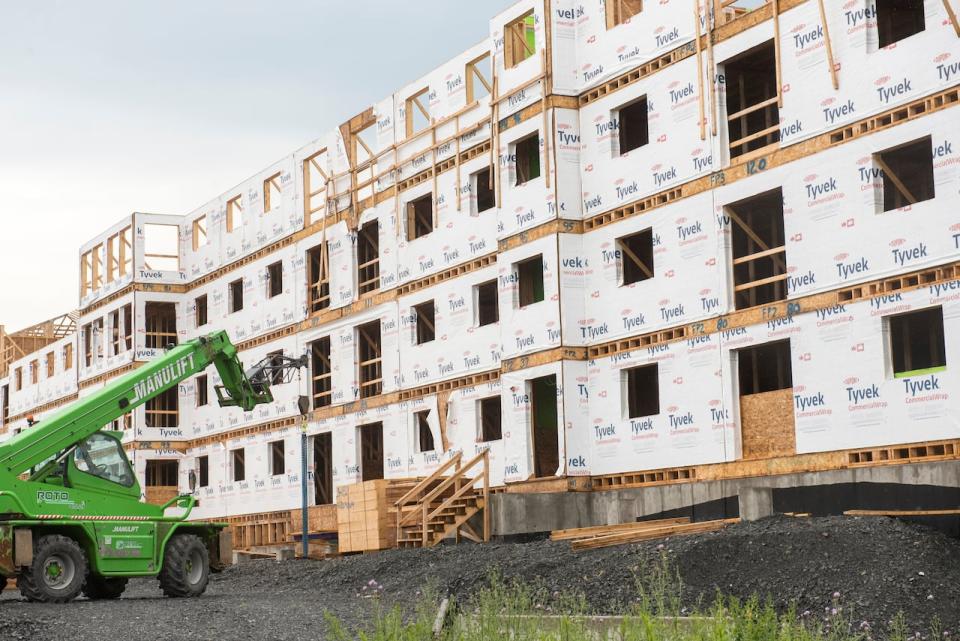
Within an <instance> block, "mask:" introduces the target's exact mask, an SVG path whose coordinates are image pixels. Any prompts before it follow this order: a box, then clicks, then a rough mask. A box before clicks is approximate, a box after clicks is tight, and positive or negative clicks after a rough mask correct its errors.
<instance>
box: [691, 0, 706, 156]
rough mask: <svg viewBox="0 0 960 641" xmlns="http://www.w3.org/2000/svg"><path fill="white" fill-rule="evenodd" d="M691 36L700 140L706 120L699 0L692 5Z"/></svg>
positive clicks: (704, 136) (703, 135) (704, 134)
mask: <svg viewBox="0 0 960 641" xmlns="http://www.w3.org/2000/svg"><path fill="white" fill-rule="evenodd" d="M693 29H694V32H693V37H694V39H695V40H696V47H697V109H698V111H699V119H700V120H699V121H700V140H706V139H707V122H706V115H705V113H704V105H703V51H702V50H703V46H702V45H701V44H700V0H694V5H693Z"/></svg>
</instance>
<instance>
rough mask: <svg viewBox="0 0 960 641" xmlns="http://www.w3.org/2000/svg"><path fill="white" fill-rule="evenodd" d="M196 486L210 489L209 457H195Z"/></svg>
mask: <svg viewBox="0 0 960 641" xmlns="http://www.w3.org/2000/svg"><path fill="white" fill-rule="evenodd" d="M197 486H199V487H210V457H209V456H198V457H197Z"/></svg>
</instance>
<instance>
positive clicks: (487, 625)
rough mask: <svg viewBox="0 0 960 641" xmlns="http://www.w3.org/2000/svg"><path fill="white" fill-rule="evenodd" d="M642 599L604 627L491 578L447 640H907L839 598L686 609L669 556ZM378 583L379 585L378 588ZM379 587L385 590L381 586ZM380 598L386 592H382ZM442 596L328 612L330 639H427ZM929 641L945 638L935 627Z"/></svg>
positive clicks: (724, 599) (541, 594) (526, 588)
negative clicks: (822, 602) (362, 621)
mask: <svg viewBox="0 0 960 641" xmlns="http://www.w3.org/2000/svg"><path fill="white" fill-rule="evenodd" d="M637 577H638V579H637V581H636V600H635V602H634V603H633V604H632V605H631V606H630V607H628V608H627V609H626V610H625V611H624V612H622V613H621V616H622V618H621V619H618V620H616V621H614V622H612V623H611V622H609V620H608V621H607V622H606V623H605V625H606V627H605V628H604V629H603V630H602V632H598V622H597V620H596V619H593V618H591V615H592V614H593V613H592V612H591V611H590V609H589V607H588V604H587V602H586V600H585V599H584V598H583V596H582V595H579V594H559V593H551V592H549V591H548V590H546V589H545V588H544V587H542V586H538V585H530V584H525V583H521V582H518V581H505V580H503V579H502V578H501V577H499V576H497V575H492V576H491V577H490V581H489V586H488V587H486V588H484V589H482V590H480V591H479V592H478V593H476V594H474V595H472V597H471V598H469V599H468V600H466V601H465V602H463V603H456V604H451V608H450V612H451V615H450V617H449V619H448V624H447V625H446V626H445V627H444V629H443V631H442V632H441V635H440V637H439V639H441V641H501V640H502V641H527V640H529V641H599V640H601V639H602V640H603V641H607V640H617V641H873V640H874V639H886V640H888V641H907V639H914V636H913V634H912V633H909V634H908V632H907V630H906V626H905V625H904V623H903V618H902V617H901V616H897V617H895V618H894V620H893V622H892V624H891V625H890V626H889V628H888V629H886V630H882V631H879V632H880V633H879V634H878V633H877V632H878V631H875V630H872V629H871V628H870V627H869V626H868V625H866V624H865V623H863V622H861V621H855V620H853V619H851V618H850V617H849V616H848V615H847V613H846V612H845V611H844V608H843V605H842V603H841V602H840V598H839V595H834V603H833V607H831V608H827V610H826V611H825V612H818V613H810V612H797V611H796V610H795V609H791V610H789V611H787V612H781V613H778V612H777V611H776V609H775V608H774V606H773V603H772V602H770V601H763V600H761V599H760V598H759V597H757V596H754V597H752V598H750V599H747V600H746V601H741V600H738V599H736V598H733V597H729V596H723V595H721V594H717V596H716V598H715V599H714V600H713V602H712V603H707V604H700V605H699V606H697V607H694V608H693V609H692V610H691V609H689V608H687V609H685V608H683V607H682V606H681V596H682V590H683V584H682V582H681V581H680V578H679V575H677V574H676V572H674V571H673V570H672V568H670V566H669V564H668V563H667V561H666V558H665V557H663V558H662V559H661V562H660V563H659V564H656V565H654V566H653V567H642V568H641V569H640V570H639V571H638V572H637ZM371 583H373V582H371ZM378 587H379V586H378ZM378 594H379V593H378ZM439 602H440V598H438V596H437V595H436V593H435V591H430V590H428V591H426V593H425V594H424V596H423V597H422V598H421V599H420V600H419V601H418V603H417V606H416V609H415V611H414V612H413V613H407V614H406V615H404V613H402V612H401V610H400V608H399V607H396V606H394V607H386V606H385V605H384V604H383V603H382V600H381V597H380V596H375V597H374V598H373V599H372V600H371V603H372V612H371V616H370V618H369V623H368V626H367V628H366V629H364V630H359V631H356V632H352V631H350V630H347V629H346V628H345V627H344V626H343V625H342V624H341V623H340V622H339V621H338V620H337V619H336V617H334V616H333V615H330V614H327V622H328V627H329V630H328V635H329V638H330V639H333V640H334V641H354V640H358V641H427V640H432V639H434V635H433V631H432V628H433V625H434V620H435V618H436V615H437V609H438V605H439ZM924 638H927V639H938V638H941V632H940V630H939V625H938V624H937V623H936V622H934V624H933V625H932V626H931V629H930V631H929V632H928V635H926V636H925V637H924Z"/></svg>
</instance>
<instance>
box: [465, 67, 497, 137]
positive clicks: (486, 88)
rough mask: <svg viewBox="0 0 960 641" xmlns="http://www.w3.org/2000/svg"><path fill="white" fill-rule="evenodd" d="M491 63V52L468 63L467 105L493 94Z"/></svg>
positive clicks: (466, 71)
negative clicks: (483, 96)
mask: <svg viewBox="0 0 960 641" xmlns="http://www.w3.org/2000/svg"><path fill="white" fill-rule="evenodd" d="M490 62H491V59H490V52H489V51H488V52H486V53H484V54H483V55H482V56H478V57H476V58H474V59H473V60H471V61H470V62H468V63H467V65H466V68H465V69H464V76H465V79H466V84H467V104H472V103H473V102H475V101H476V100H478V99H479V98H480V96H482V95H488V94H492V93H493V84H492V83H493V76H492V74H491V73H490V70H491V66H490ZM484 70H486V73H484ZM458 129H459V127H458Z"/></svg>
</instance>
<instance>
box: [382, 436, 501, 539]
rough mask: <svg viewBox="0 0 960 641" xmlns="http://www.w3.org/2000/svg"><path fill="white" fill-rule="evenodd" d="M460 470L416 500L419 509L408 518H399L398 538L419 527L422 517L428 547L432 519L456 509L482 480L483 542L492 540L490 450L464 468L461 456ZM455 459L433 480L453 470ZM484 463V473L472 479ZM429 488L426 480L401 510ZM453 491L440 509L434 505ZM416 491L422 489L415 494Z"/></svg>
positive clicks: (423, 537) (405, 498) (406, 500)
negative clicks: (405, 529)
mask: <svg viewBox="0 0 960 641" xmlns="http://www.w3.org/2000/svg"><path fill="white" fill-rule="evenodd" d="M455 460H456V469H455V470H454V472H453V474H451V475H450V476H448V477H446V478H444V479H443V480H442V481H440V483H437V484H436V486H435V487H433V489H430V490H429V491H428V492H427V493H426V494H424V495H423V496H422V497H420V498H419V499H418V500H417V501H416V508H417V509H414V510H410V511H409V512H408V514H407V515H405V516H404V515H403V514H402V513H400V514H398V517H397V538H398V539H399V538H400V534H401V529H402V526H404V525H408V524H410V525H418V523H417V520H418V519H417V517H419V521H420V522H419V525H420V526H421V528H422V539H421V545H423V546H424V547H426V546H428V545H429V544H430V539H429V537H430V519H432V518H433V517H435V516H437V515H438V514H440V513H442V512H443V510H445V509H448V508H449V507H450V506H452V505H453V504H454V503H455V502H456V501H457V500H458V499H460V498H462V497H463V496H464V495H465V494H467V493H468V492H470V491H473V490H474V486H475V485H476V484H477V482H478V481H482V483H483V508H484V509H483V540H484V541H489V540H490V512H489V510H488V509H487V507H488V506H489V505H490V451H489V450H488V449H485V450H484V451H483V452H480V453H479V454H477V455H476V456H475V457H473V458H472V459H470V461H468V462H467V463H466V464H465V465H463V466H461V465H460V464H459V462H460V454H459V453H458V454H457V456H456V458H455ZM453 461H454V459H451V461H448V462H447V464H446V465H445V467H444V468H438V469H437V471H435V472H434V473H433V474H432V475H431V476H430V479H431V480H432V481H436V480H439V479H440V474H442V473H443V472H444V471H446V469H449V468H450V467H452V463H453ZM480 464H482V470H481V471H480V473H479V474H477V475H476V476H468V475H467V472H469V471H471V470H473V469H474V468H476V467H477V466H478V465H480ZM428 486H429V484H428V483H427V480H426V479H425V480H424V481H422V482H421V483H420V484H418V485H417V487H415V488H413V489H412V490H410V492H407V494H406V495H404V497H403V498H402V499H401V500H400V501H397V507H398V509H402V506H401V502H404V505H409V504H410V503H411V502H412V501H413V497H414V496H416V494H418V493H419V492H420V491H423V490H424V489H426V488H427V487H428ZM451 488H452V489H453V493H452V494H450V496H448V497H446V498H443V500H442V501H441V503H440V504H439V505H437V506H436V507H434V506H433V503H434V502H435V501H437V500H439V499H440V498H441V497H442V496H443V494H444V493H445V492H447V491H448V490H450V489H451ZM414 490H418V491H417V492H414Z"/></svg>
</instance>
